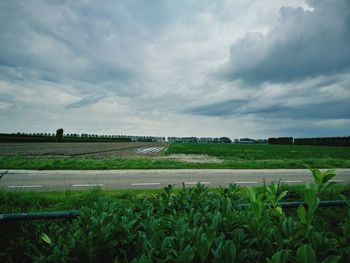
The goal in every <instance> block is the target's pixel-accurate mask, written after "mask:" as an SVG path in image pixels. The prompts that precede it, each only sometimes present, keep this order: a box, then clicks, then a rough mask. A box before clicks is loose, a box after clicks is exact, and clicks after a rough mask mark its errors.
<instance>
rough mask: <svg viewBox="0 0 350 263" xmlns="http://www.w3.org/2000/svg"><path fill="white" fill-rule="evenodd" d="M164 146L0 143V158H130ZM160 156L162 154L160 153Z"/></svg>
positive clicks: (92, 143) (155, 144) (161, 144)
mask: <svg viewBox="0 0 350 263" xmlns="http://www.w3.org/2000/svg"><path fill="white" fill-rule="evenodd" d="M159 146H166V144H165V143H149V142H101V143H100V142H91V143H86V142H75V143H0V156H16V155H20V156H28V157H31V156H40V157H75V156H76V157H92V158H106V157H130V156H131V157H132V156H139V154H137V151H136V150H137V149H138V148H143V147H159ZM160 154H162V153H160Z"/></svg>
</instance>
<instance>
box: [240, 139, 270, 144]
mask: <svg viewBox="0 0 350 263" xmlns="http://www.w3.org/2000/svg"><path fill="white" fill-rule="evenodd" d="M234 142H235V143H238V144H266V143H267V140H266V139H257V140H255V139H250V138H240V139H235V140H234Z"/></svg>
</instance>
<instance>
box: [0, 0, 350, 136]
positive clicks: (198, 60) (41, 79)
mask: <svg viewBox="0 0 350 263" xmlns="http://www.w3.org/2000/svg"><path fill="white" fill-rule="evenodd" d="M282 2H283V1H271V0H260V1H241V0H235V1H232V0H218V1H215V2H213V1H210V0H194V1H185V0H183V1H171V0H169V1H167V0H164V1H163V0H157V1H152V4H150V3H148V2H140V1H134V0H131V1H123V2H122V1H114V0H108V1H103V2H102V3H100V2H98V1H94V0H93V1H85V0H81V1H80V0H77V1H44V0H28V1H16V0H13V1H1V2H0V122H1V123H2V130H1V131H3V132H4V131H10V132H13V131H28V132H39V131H42V132H52V131H54V130H55V129H56V128H57V126H58V127H61V126H62V127H66V130H67V131H68V132H73V133H74V132H77V133H79V132H84V133H85V132H92V133H121V134H149V135H174V136H181V135H183V136H188V135H193V136H221V135H224V136H229V137H239V136H252V137H264V136H275V135H281V133H283V134H284V135H293V134H288V132H291V133H294V132H295V133H296V134H299V135H302V134H303V129H302V127H305V126H306V124H305V123H307V124H308V125H309V126H308V130H306V128H305V132H304V134H309V133H311V130H312V129H316V130H317V129H320V127H322V129H323V132H324V133H327V132H325V131H324V129H326V131H327V130H328V131H329V133H334V134H336V133H337V132H336V131H339V135H341V134H345V135H346V134H347V133H348V132H350V130H349V128H348V127H350V125H349V119H350V117H349V114H348V113H349V112H350V109H349V107H348V106H347V105H348V104H347V100H348V99H349V98H350V94H349V92H350V91H349V83H350V77H349V76H350V74H349V70H348V67H349V61H350V57H349V49H348V48H347V43H349V30H348V28H349V24H350V23H349V21H350V16H349V4H348V2H347V1H340V0H335V1H327V0H322V1H307V3H308V5H307V4H306V3H304V2H303V1H302V0H288V5H289V7H284V6H283V3H282ZM257 14H259V15H257ZM225 61H228V62H227V63H225ZM220 65H223V66H220ZM213 72H215V73H216V74H214V76H213V74H212V73H213ZM218 75H219V76H220V77H219V78H218ZM292 122H293V123H294V126H298V127H300V129H299V130H296V129H295V127H293V125H291V123H292ZM237 123H239V125H237ZM330 124H331V125H332V131H330V129H329V128H327V127H328V126H329V125H330ZM325 127H326V128H325ZM316 133H317V132H316ZM314 135H317V134H314Z"/></svg>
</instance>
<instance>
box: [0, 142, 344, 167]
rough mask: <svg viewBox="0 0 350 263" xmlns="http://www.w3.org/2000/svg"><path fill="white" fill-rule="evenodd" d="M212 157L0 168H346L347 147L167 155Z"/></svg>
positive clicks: (219, 147) (3, 163)
mask: <svg viewBox="0 0 350 263" xmlns="http://www.w3.org/2000/svg"><path fill="white" fill-rule="evenodd" d="M179 153H181V154H202V155H210V156H216V157H217V158H219V159H222V161H223V162H222V163H189V162H184V161H177V160H170V159H152V158H134V159H130V158H102V159H92V158H46V157H34V158H31V157H24V156H0V169H38V170H55V169H58V170H89V169H91V170H104V169H105V170H107V169H263V168H266V169H268V168H271V169H277V168H305V166H304V165H305V164H307V165H309V166H312V167H319V168H349V167H350V148H349V147H330V146H297V145H236V144H200V143H198V144H190V143H187V144H186V143H183V144H177V143H174V144H171V145H170V146H169V148H168V149H167V154H168V155H171V154H179Z"/></svg>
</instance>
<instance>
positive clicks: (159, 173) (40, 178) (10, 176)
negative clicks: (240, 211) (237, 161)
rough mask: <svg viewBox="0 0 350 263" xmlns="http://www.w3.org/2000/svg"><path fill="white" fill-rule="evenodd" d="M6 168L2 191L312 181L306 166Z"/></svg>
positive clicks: (343, 173)
mask: <svg viewBox="0 0 350 263" xmlns="http://www.w3.org/2000/svg"><path fill="white" fill-rule="evenodd" d="M4 171H7V172H8V173H6V174H4V175H3V176H2V178H1V179H0V188H1V189H3V190H5V191H64V190H83V189H89V188H91V187H101V188H103V189H140V188H142V189H147V188H149V189H154V188H163V187H165V186H167V185H168V184H175V187H182V184H183V183H184V184H185V185H186V186H191V185H195V184H197V183H202V184H205V185H207V186H208V187H219V186H228V185H229V184H230V183H236V184H239V185H242V186H248V185H250V186H257V185H261V184H263V183H264V180H265V182H267V183H268V182H271V181H278V180H281V182H283V183H288V184H303V183H306V182H310V181H312V179H313V178H312V175H311V173H310V171H309V170H306V169H259V170H250V169H249V170H248V169H244V170H239V169H235V170H231V169H220V170H217V169H211V170H203V169H193V170H192V169H191V170H188V169H183V170H93V171H92V170H88V171H86V170H85V171H82V170H79V171H72V170H55V171H35V170H0V173H2V172H4ZM336 171H337V176H335V177H334V178H333V181H335V182H339V183H350V169H337V170H336Z"/></svg>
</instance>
